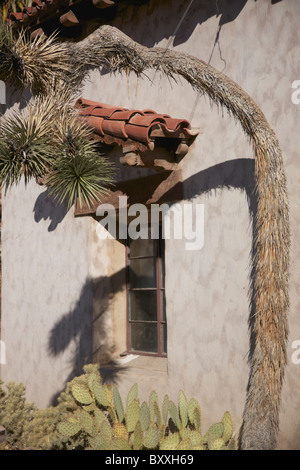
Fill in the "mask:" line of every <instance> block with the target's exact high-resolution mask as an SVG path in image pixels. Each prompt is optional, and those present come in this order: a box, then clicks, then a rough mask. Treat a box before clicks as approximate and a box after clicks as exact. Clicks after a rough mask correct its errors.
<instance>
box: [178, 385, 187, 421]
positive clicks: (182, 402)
mask: <svg viewBox="0 0 300 470" xmlns="http://www.w3.org/2000/svg"><path fill="white" fill-rule="evenodd" d="M179 414H180V419H181V422H182V426H183V427H184V428H185V427H186V426H187V424H188V420H189V415H188V401H187V398H186V396H185V394H184V392H183V390H180V391H179Z"/></svg>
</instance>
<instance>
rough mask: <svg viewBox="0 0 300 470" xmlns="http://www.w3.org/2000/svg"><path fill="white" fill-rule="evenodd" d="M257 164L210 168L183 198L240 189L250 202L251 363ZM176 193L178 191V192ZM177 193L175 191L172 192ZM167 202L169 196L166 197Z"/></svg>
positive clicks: (243, 161)
mask: <svg viewBox="0 0 300 470" xmlns="http://www.w3.org/2000/svg"><path fill="white" fill-rule="evenodd" d="M254 172H255V161H254V159H250V158H239V159H234V160H229V161H226V162H222V163H219V164H217V165H214V166H212V167H210V168H206V169H205V170H202V171H200V172H198V173H196V174H195V175H192V176H191V177H189V178H187V179H186V180H185V181H184V198H185V199H192V198H194V197H196V196H200V195H203V194H208V195H209V193H210V192H211V191H214V190H223V189H229V190H230V189H240V190H243V191H245V194H246V196H247V201H248V207H249V214H250V221H251V229H252V244H251V249H250V253H249V256H250V271H249V291H248V298H249V317H248V325H249V334H250V337H249V343H250V344H249V354H248V360H249V361H250V360H251V357H252V354H253V351H254V347H255V342H256V337H255V332H254V319H255V318H254V314H255V311H256V309H255V294H254V280H255V273H256V266H255V258H256V257H255V240H256V234H257V227H256V223H255V221H256V213H257V196H256V191H255V177H254ZM175 189H176V188H175ZM172 190H174V188H172ZM165 196H166V198H167V196H168V195H167V194H166V195H165Z"/></svg>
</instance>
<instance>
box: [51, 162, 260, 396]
mask: <svg viewBox="0 0 300 470" xmlns="http://www.w3.org/2000/svg"><path fill="white" fill-rule="evenodd" d="M178 184H181V183H178ZM223 189H227V190H241V191H244V192H245V194H246V197H247V200H248V206H249V214H250V221H251V222H250V223H251V230H252V240H253V242H252V247H251V252H250V254H249V257H250V268H249V271H250V272H249V279H250V286H249V306H250V315H249V330H250V349H249V358H251V354H252V351H253V348H254V344H255V336H254V331H253V314H254V312H255V297H254V289H253V282H254V277H255V262H254V260H255V244H254V240H255V237H256V226H255V216H256V211H257V198H256V192H255V179H254V160H253V159H250V158H241V159H235V160H230V161H226V162H223V163H220V164H217V165H214V166H212V167H210V168H207V169H205V170H202V171H200V172H198V173H196V174H195V175H193V176H191V177H189V178H187V179H186V180H185V182H184V199H185V200H189V199H192V198H194V197H196V196H199V195H204V194H206V195H207V196H208V197H209V194H210V193H211V192H212V191H217V190H223ZM173 190H174V188H172V191H173ZM164 200H165V201H167V200H168V193H166V194H164ZM125 282H126V275H125V266H124V269H121V270H119V271H118V272H116V273H114V274H113V275H112V276H102V277H99V278H96V279H87V281H86V283H85V285H84V286H83V287H82V290H81V292H80V295H79V297H78V300H77V302H76V304H75V306H74V308H73V309H72V310H71V311H70V312H67V313H65V314H64V315H63V316H62V318H61V319H60V320H59V321H58V322H57V323H56V324H55V325H54V327H53V328H52V330H51V331H50V333H49V341H48V351H49V354H50V355H51V356H53V357H58V356H59V355H60V354H62V353H63V352H64V351H66V349H67V348H68V347H69V346H70V344H71V342H73V341H75V343H76V347H75V350H74V353H73V357H72V359H71V361H72V372H71V373H70V374H69V376H68V378H67V380H66V383H67V382H68V381H70V380H71V379H72V378H74V377H75V376H76V375H80V374H81V373H82V368H83V366H84V365H85V364H87V363H89V362H93V357H94V354H95V352H96V353H97V351H95V350H94V346H93V335H94V332H93V329H94V328H97V334H98V333H99V335H100V339H101V342H102V340H103V341H104V342H105V334H106V333H105V328H104V327H103V330H101V325H102V324H103V323H102V322H101V321H102V320H101V319H102V318H103V319H104V315H105V313H106V312H107V309H108V306H109V301H110V299H111V298H112V297H113V296H114V295H115V294H116V293H117V292H119V291H120V290H121V289H123V286H124V283H125ZM93 310H94V313H93ZM99 320H100V321H99ZM99 329H100V331H99ZM124 334H125V332H124ZM101 335H102V336H101ZM111 366H112V367H109V368H108V369H107V368H104V369H103V373H104V375H103V381H109V382H115V381H116V380H117V377H118V373H119V372H120V370H121V369H122V371H124V366H123V365H122V367H121V368H120V367H118V365H117V364H113V363H112V364H111ZM106 369H107V370H106ZM100 372H101V369H100ZM66 383H65V384H66ZM65 384H64V385H62V389H61V390H60V391H59V392H58V393H57V394H55V395H54V396H53V399H52V403H53V404H55V403H56V401H57V397H58V395H59V394H60V393H61V391H62V390H64V388H65Z"/></svg>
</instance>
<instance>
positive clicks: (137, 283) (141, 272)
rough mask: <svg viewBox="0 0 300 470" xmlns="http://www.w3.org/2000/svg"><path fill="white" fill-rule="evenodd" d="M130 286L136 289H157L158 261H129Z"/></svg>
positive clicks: (151, 259)
mask: <svg viewBox="0 0 300 470" xmlns="http://www.w3.org/2000/svg"><path fill="white" fill-rule="evenodd" d="M129 285H130V288H134V287H156V259H155V258H146V259H132V260H130V261H129Z"/></svg>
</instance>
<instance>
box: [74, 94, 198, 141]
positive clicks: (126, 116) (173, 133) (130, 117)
mask: <svg viewBox="0 0 300 470" xmlns="http://www.w3.org/2000/svg"><path fill="white" fill-rule="evenodd" d="M74 106H75V108H77V109H78V112H79V115H80V116H82V117H83V118H84V119H85V121H86V123H87V124H88V126H89V127H90V128H92V129H93V132H94V133H95V134H97V135H98V136H100V137H110V138H112V139H114V138H115V139H119V140H118V142H116V143H118V144H120V145H125V144H126V143H127V142H128V140H130V141H131V142H132V141H133V142H137V143H139V144H143V145H144V146H146V147H148V148H150V147H151V149H153V142H155V139H156V138H157V137H160V138H166V139H174V138H176V139H179V140H181V141H182V142H183V141H184V143H185V144H187V145H191V143H192V142H193V140H194V139H195V137H196V136H197V135H198V134H199V129H193V128H192V126H191V124H190V123H189V121H188V120H186V119H178V118H172V117H170V116H169V115H168V114H159V113H156V112H155V111H153V110H149V109H146V110H143V111H139V110H137V109H127V108H123V107H117V106H113V105H109V104H104V103H97V102H96V101H91V100H87V99H84V98H80V99H78V100H77V101H76V103H75V105H74ZM150 143H151V146H150V145H149V144H150Z"/></svg>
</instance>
